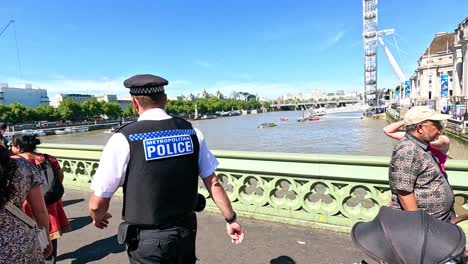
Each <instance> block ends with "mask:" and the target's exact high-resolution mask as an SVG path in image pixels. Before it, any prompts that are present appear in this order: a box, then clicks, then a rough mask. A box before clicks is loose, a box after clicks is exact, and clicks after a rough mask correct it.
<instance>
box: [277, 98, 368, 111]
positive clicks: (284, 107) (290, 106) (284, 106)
mask: <svg viewBox="0 0 468 264" xmlns="http://www.w3.org/2000/svg"><path fill="white" fill-rule="evenodd" d="M360 102H361V100H359V99H346V100H331V101H314V102H305V103H287V104H272V105H271V106H270V107H271V108H276V109H281V110H297V109H308V108H311V107H315V108H319V107H333V106H334V107H342V106H346V105H348V104H357V103H360Z"/></svg>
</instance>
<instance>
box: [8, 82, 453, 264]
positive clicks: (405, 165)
mask: <svg viewBox="0 0 468 264" xmlns="http://www.w3.org/2000/svg"><path fill="white" fill-rule="evenodd" d="M167 84H168V81H167V80H165V79H164V78H161V77H159V76H155V75H150V74H144V75H135V76H133V77H131V78H129V79H127V80H126V81H125V82H124V86H125V87H126V88H129V91H130V95H131V96H132V104H133V107H134V108H135V110H136V112H137V113H138V114H139V118H138V120H137V121H136V122H133V123H129V124H126V125H123V126H121V127H120V128H119V129H117V131H116V132H115V133H114V134H113V135H112V137H111V138H110V139H109V141H108V142H107V144H106V146H105V148H104V150H103V153H102V156H101V159H100V163H99V164H100V165H99V167H98V169H97V171H96V173H95V175H94V177H93V181H92V183H91V189H92V191H93V193H92V195H91V197H90V199H89V205H88V207H89V208H88V209H89V214H90V216H91V218H92V219H93V224H94V226H96V227H97V228H99V229H103V228H107V227H108V225H109V221H111V217H112V215H111V214H110V213H109V212H108V210H109V206H110V201H111V197H112V196H113V195H114V193H115V192H116V191H117V190H118V188H120V187H122V188H123V194H124V196H123V211H122V219H123V222H122V223H120V225H119V228H118V240H119V243H121V244H125V245H126V247H127V255H128V258H129V261H130V263H184V264H185V263H195V262H196V260H197V258H196V252H195V241H196V234H197V218H196V215H195V212H196V211H200V210H202V209H203V206H204V202H205V201H204V197H203V196H201V195H199V194H198V182H199V179H200V178H201V180H202V182H203V184H204V186H205V187H206V189H207V190H208V192H209V194H210V197H211V198H212V199H213V201H214V202H215V204H216V205H217V206H218V208H219V210H220V211H221V214H222V217H223V218H224V219H225V220H226V232H227V235H228V237H229V238H230V239H231V241H232V243H233V244H240V243H241V242H242V241H243V239H244V229H243V227H242V225H241V224H240V222H239V220H238V218H237V215H236V212H235V211H234V210H233V208H232V206H231V202H230V201H229V199H228V196H227V194H226V192H225V190H224V188H223V186H222V185H221V184H220V182H219V181H218V178H217V176H216V173H215V171H216V169H217V167H218V164H219V162H218V160H217V159H216V157H215V156H214V155H213V154H212V152H211V151H210V150H209V148H208V147H207V144H206V142H205V140H204V137H203V134H202V132H201V131H200V130H198V129H196V128H194V127H193V126H192V125H191V123H190V122H187V121H186V120H183V119H180V118H175V117H171V116H169V115H168V114H167V113H166V112H165V110H164V108H165V106H166V103H167V95H166V93H165V90H164V89H165V86H166V85H167ZM448 117H449V116H448V115H443V114H439V113H437V112H436V111H434V110H431V109H429V108H427V107H425V106H416V107H412V108H411V109H410V110H409V111H408V112H407V113H406V115H405V117H404V120H403V121H399V122H396V123H393V124H390V125H389V126H387V127H386V128H384V132H385V134H386V135H387V136H389V137H391V138H394V139H397V140H399V142H398V144H397V145H396V146H395V148H394V150H393V153H392V156H391V162H390V168H389V186H390V190H391V193H392V197H391V201H389V204H388V207H386V208H388V209H385V210H387V211H385V210H384V212H383V213H385V214H387V215H392V213H391V212H398V211H399V212H402V211H406V212H414V211H419V212H421V211H423V212H425V213H427V214H428V215H429V216H430V217H433V218H434V219H438V220H437V221H441V222H444V223H446V224H450V222H451V221H453V220H454V217H455V213H454V210H453V205H454V194H453V190H452V188H451V186H450V184H449V181H448V176H447V173H446V171H445V162H446V160H447V157H448V152H449V144H450V142H449V139H448V137H447V136H445V135H443V127H444V124H443V122H444V120H447V119H448ZM1 129H2V127H0V140H1V143H0V223H1V225H0V263H55V259H56V256H57V247H58V243H57V239H58V238H59V237H60V236H61V235H62V234H63V233H65V232H67V231H69V230H70V225H69V223H68V219H67V216H66V213H65V211H64V209H63V205H62V200H61V197H62V195H63V192H64V189H63V185H62V181H63V173H62V171H61V168H60V165H59V163H58V162H57V159H56V158H55V157H53V156H51V155H47V154H41V153H37V152H36V146H37V145H38V144H40V141H39V140H38V139H37V138H36V137H35V136H32V135H15V136H14V137H13V140H12V142H11V143H10V144H8V145H6V144H7V142H6V141H4V140H3V137H1ZM402 129H404V130H402ZM12 207H15V208H18V209H19V210H21V211H22V214H24V216H23V215H21V214H14V213H12V209H11V208H12ZM388 210H390V211H388ZM393 214H394V213H393ZM28 218H32V219H34V221H35V223H36V225H37V226H36V227H37V228H31V227H30V226H29V225H28V221H27V219H28ZM431 219H432V218H431ZM450 225H452V224H450ZM361 227H362V225H361ZM41 228H42V229H43V230H45V232H46V233H47V238H46V243H45V246H42V247H41V243H40V242H39V240H40V239H38V234H39V232H37V231H38V230H40V229H41ZM362 230H369V229H366V228H354V229H353V236H355V239H354V240H355V242H356V243H358V244H359V242H360V241H359V238H360V237H362V236H361V235H360V232H365V231H362ZM364 237H366V238H368V237H369V236H366V235H364ZM376 242H377V241H376ZM374 244H375V243H374ZM367 253H369V252H367ZM373 258H374V259H376V260H378V261H381V262H382V263H391V258H390V257H389V258H386V257H384V256H382V257H380V256H377V255H375V254H374V255H373ZM389 259H390V260H389ZM399 263H405V262H404V261H402V262H399ZM421 263H423V262H421ZM424 263H426V262H424ZM427 263H429V262H427Z"/></svg>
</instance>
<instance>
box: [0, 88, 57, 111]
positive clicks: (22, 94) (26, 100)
mask: <svg viewBox="0 0 468 264" xmlns="http://www.w3.org/2000/svg"><path fill="white" fill-rule="evenodd" d="M11 103H20V104H22V105H25V106H27V107H31V108H36V107H38V106H39V105H40V104H49V97H48V96H47V90H46V89H39V88H33V87H32V85H31V84H25V86H24V88H19V87H9V86H8V83H0V104H3V105H9V104H11Z"/></svg>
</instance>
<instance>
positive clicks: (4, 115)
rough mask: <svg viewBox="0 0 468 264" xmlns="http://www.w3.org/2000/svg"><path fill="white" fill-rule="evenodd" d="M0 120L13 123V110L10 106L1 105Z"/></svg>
mask: <svg viewBox="0 0 468 264" xmlns="http://www.w3.org/2000/svg"><path fill="white" fill-rule="evenodd" d="M0 120H2V121H3V122H7V123H12V121H13V120H12V114H11V108H10V106H8V105H0Z"/></svg>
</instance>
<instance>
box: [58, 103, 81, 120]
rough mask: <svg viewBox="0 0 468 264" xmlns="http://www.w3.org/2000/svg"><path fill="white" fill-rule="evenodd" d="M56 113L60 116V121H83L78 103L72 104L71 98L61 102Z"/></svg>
mask: <svg viewBox="0 0 468 264" xmlns="http://www.w3.org/2000/svg"><path fill="white" fill-rule="evenodd" d="M57 112H58V114H59V116H60V119H62V120H64V121H66V120H71V121H78V120H83V114H82V110H81V106H80V105H79V104H78V103H76V102H74V101H73V100H72V99H71V98H67V99H65V100H63V101H62V102H61V103H60V105H59V107H58V108H57Z"/></svg>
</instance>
